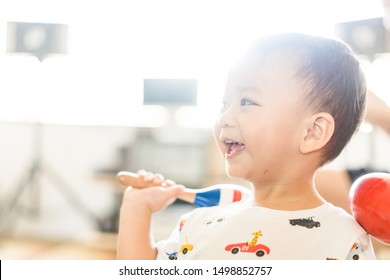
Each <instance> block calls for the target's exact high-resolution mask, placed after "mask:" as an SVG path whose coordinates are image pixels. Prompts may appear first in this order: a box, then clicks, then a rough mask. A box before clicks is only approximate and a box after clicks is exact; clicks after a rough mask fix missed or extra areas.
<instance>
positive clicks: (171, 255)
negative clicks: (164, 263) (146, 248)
mask: <svg viewBox="0 0 390 280" xmlns="http://www.w3.org/2000/svg"><path fill="white" fill-rule="evenodd" d="M165 254H167V256H168V258H169V259H170V260H172V261H173V260H177V252H173V253H167V252H165Z"/></svg>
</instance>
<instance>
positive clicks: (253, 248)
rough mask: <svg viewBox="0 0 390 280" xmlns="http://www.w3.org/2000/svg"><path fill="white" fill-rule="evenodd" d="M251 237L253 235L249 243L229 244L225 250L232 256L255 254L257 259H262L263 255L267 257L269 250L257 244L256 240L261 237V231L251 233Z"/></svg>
mask: <svg viewBox="0 0 390 280" xmlns="http://www.w3.org/2000/svg"><path fill="white" fill-rule="evenodd" d="M252 235H254V237H253V239H252V240H251V241H250V242H243V243H234V244H229V245H227V246H226V247H225V250H226V251H230V252H231V253H232V254H234V255H235V254H237V253H238V252H241V253H255V254H256V256H258V257H262V256H264V255H265V254H267V255H268V254H269V253H270V251H271V250H270V248H268V247H267V246H265V245H263V244H257V240H258V238H259V237H260V236H262V233H261V231H256V232H254V233H252Z"/></svg>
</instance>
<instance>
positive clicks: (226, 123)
mask: <svg viewBox="0 0 390 280" xmlns="http://www.w3.org/2000/svg"><path fill="white" fill-rule="evenodd" d="M218 125H219V126H220V127H221V128H226V127H233V126H234V125H235V114H234V110H233V108H227V109H226V110H225V111H224V112H223V113H221V115H220V116H219V118H218Z"/></svg>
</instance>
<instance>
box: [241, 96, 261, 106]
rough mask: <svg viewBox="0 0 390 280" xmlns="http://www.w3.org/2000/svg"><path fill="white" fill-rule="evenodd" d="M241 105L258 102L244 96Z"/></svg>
mask: <svg viewBox="0 0 390 280" xmlns="http://www.w3.org/2000/svg"><path fill="white" fill-rule="evenodd" d="M240 105H241V106H250V105H258V104H257V103H256V102H254V101H252V100H249V99H247V98H243V99H241V102H240Z"/></svg>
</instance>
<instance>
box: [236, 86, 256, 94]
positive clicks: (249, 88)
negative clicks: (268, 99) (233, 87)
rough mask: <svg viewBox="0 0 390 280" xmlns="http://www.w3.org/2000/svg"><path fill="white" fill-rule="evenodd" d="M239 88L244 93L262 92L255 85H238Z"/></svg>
mask: <svg viewBox="0 0 390 280" xmlns="http://www.w3.org/2000/svg"><path fill="white" fill-rule="evenodd" d="M237 90H238V91H239V92H240V93H244V92H248V91H250V92H255V93H257V94H261V90H259V89H258V88H256V87H253V86H238V87H237Z"/></svg>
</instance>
